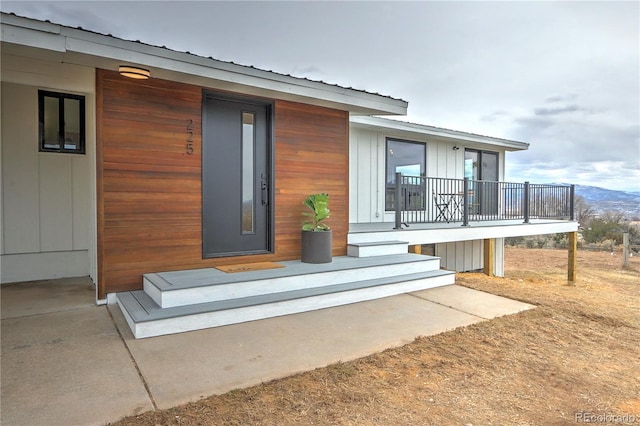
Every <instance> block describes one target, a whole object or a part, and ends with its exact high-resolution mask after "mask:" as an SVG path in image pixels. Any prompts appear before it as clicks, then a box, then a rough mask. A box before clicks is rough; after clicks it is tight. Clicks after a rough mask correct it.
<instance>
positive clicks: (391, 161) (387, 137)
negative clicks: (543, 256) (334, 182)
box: [349, 116, 577, 276]
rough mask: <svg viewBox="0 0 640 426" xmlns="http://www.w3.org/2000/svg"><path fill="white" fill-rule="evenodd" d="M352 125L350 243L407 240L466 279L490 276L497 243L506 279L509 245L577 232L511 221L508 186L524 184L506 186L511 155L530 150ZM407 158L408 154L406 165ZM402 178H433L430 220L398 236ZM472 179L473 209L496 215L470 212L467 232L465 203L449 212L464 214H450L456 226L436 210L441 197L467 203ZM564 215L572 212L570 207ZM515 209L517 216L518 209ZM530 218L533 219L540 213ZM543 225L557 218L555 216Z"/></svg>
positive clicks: (467, 137)
mask: <svg viewBox="0 0 640 426" xmlns="http://www.w3.org/2000/svg"><path fill="white" fill-rule="evenodd" d="M350 123H351V125H350V148H349V150H350V164H349V173H350V180H349V182H350V188H349V194H350V201H349V206H350V209H349V223H350V229H351V230H352V231H353V232H352V234H351V235H350V239H349V242H367V241H375V240H380V239H390V240H392V239H404V240H408V241H409V242H410V244H411V245H429V246H430V247H429V248H428V249H429V250H430V254H434V255H435V256H438V257H440V258H441V265H442V267H444V268H446V269H450V270H454V271H458V272H465V271H474V270H482V269H484V267H485V265H484V262H485V253H484V247H485V241H486V240H488V239H490V240H493V241H492V250H493V253H492V259H493V262H494V264H493V265H492V271H493V275H497V276H502V275H503V274H504V256H503V250H504V239H505V238H507V237H515V236H526V235H540V234H551V233H564V232H574V231H576V230H577V225H576V223H575V222H574V221H573V220H537V221H536V220H527V221H526V222H525V221H524V218H523V219H522V220H521V219H518V218H515V217H513V215H512V217H507V215H505V214H504V210H505V209H506V208H507V206H505V205H504V204H505V203H506V201H505V195H504V194H505V192H506V191H507V189H505V188H506V185H509V188H510V189H509V191H511V192H513V191H516V190H517V189H519V188H517V187H516V185H519V184H505V183H504V180H505V163H506V153H507V152H514V151H522V150H526V149H528V147H529V145H528V144H527V143H523V142H518V141H513V140H506V139H500V138H494V137H488V136H481V135H476V134H471V133H466V132H460V131H455V130H449V129H442V128H437V127H433V126H426V125H421V124H414V123H407V122H404V121H398V120H391V119H387V118H381V117H368V116H358V117H352V118H351V121H350ZM402 151H404V153H405V154H406V155H405V156H404V157H403V152H402ZM411 169H413V170H411ZM398 170H405V171H406V173H408V174H409V175H413V176H426V177H427V178H426V180H425V181H424V182H422V185H423V186H424V189H425V190H427V191H426V192H427V194H426V198H427V202H426V203H425V204H426V205H425V206H424V207H421V209H422V210H426V211H427V213H428V214H430V217H423V218H421V219H418V220H416V221H414V222H415V223H412V224H407V225H409V226H407V227H405V226H403V227H402V229H397V230H394V229H393V227H394V222H395V217H394V216H395V211H394V209H393V206H392V205H390V204H391V203H390V201H389V200H390V199H392V198H393V190H390V187H393V185H392V184H390V183H391V181H392V180H393V173H394V172H396V171H398ZM465 177H466V178H468V179H469V180H470V182H471V183H470V184H469V185H471V187H470V189H468V190H467V192H468V193H471V194H473V185H476V191H475V192H476V195H475V197H474V196H472V197H471V198H470V199H469V200H468V202H469V203H470V204H473V203H476V205H481V204H484V205H485V206H490V207H493V208H494V211H493V212H490V213H491V214H486V213H488V212H486V211H485V212H484V213H483V214H478V213H481V212H480V211H476V212H473V210H472V209H469V210H470V211H472V215H471V216H472V217H471V221H470V223H467V224H464V223H463V218H462V216H461V215H460V214H456V213H459V212H460V211H462V209H461V208H460V207H461V206H460V205H456V203H460V199H459V198H456V199H454V200H453V202H452V203H451V204H452V205H447V206H446V207H447V208H451V207H454V208H457V212H455V211H453V212H445V213H447V214H449V213H451V214H453V215H454V216H456V217H452V218H449V219H452V220H450V221H448V220H446V219H447V218H446V217H442V215H441V217H438V214H439V212H438V208H437V206H436V205H435V204H436V203H437V202H440V201H442V200H438V197H439V196H440V195H441V194H442V193H451V195H452V196H455V197H458V196H459V195H461V194H462V193H463V192H464V191H463V179H464V178H465ZM427 181H428V183H427ZM485 182H486V184H485V186H484V189H485V195H484V196H482V197H481V194H480V190H481V189H482V185H483V183H485ZM520 185H522V186H523V185H524V184H520ZM489 186H491V187H489ZM555 189H557V188H552V187H548V188H541V190H542V193H543V194H545V195H543V198H547V199H549V198H552V197H553V195H551V194H552V193H553V190H555ZM563 189H564V190H566V191H564V193H563V194H562V195H569V194H568V192H569V190H570V188H568V187H567V188H563ZM547 190H548V192H547ZM486 194H491V196H487V195H486ZM444 201H445V202H447V201H452V200H451V199H445V200H444ZM517 207H518V208H520V206H519V205H518V206H517ZM563 207H569V203H568V202H567V203H566V204H563ZM509 208H510V210H513V206H509ZM531 210H532V212H533V208H531ZM473 213H476V214H473ZM563 214H564V217H563V219H571V218H570V217H569V216H570V213H569V212H568V211H566V212H563ZM563 214H560V215H557V216H558V217H560V216H563ZM536 216H537V217H538V219H540V218H542V217H543V215H542V214H538V215H536ZM544 217H545V218H555V217H556V215H555V214H551V215H544ZM409 219H411V217H410V216H409ZM474 219H475V220H474ZM508 219H513V220H508ZM403 220H404V219H403ZM367 231H369V232H367ZM425 248H426V247H425Z"/></svg>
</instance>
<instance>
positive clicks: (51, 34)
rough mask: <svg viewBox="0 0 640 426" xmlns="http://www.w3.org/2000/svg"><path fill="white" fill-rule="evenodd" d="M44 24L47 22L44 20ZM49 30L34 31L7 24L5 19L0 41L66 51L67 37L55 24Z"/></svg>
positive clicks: (0, 32)
mask: <svg viewBox="0 0 640 426" xmlns="http://www.w3.org/2000/svg"><path fill="white" fill-rule="evenodd" d="M42 24H45V22H42ZM47 30H48V31H33V30H32V29H28V28H23V27H19V26H14V25H6V24H5V22H4V21H3V22H2V31H0V41H2V43H10V44H15V45H21V46H25V47H31V48H36V49H44V50H52V51H55V52H61V53H62V52H64V51H65V48H66V43H65V37H64V36H62V35H60V33H59V32H56V31H55V26H51V25H50V26H48V27H47Z"/></svg>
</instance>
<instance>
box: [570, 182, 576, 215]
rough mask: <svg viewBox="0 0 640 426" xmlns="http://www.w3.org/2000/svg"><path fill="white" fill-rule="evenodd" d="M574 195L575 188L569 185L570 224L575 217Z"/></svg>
mask: <svg viewBox="0 0 640 426" xmlns="http://www.w3.org/2000/svg"><path fill="white" fill-rule="evenodd" d="M575 195H576V186H575V185H571V189H570V190H569V197H571V198H570V199H569V215H570V216H571V222H573V221H575V220H576V215H575V198H576V197H575Z"/></svg>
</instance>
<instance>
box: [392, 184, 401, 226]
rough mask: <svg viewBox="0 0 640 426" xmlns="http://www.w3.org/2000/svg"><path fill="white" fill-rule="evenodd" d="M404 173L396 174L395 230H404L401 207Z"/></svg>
mask: <svg viewBox="0 0 640 426" xmlns="http://www.w3.org/2000/svg"><path fill="white" fill-rule="evenodd" d="M401 184H402V173H396V188H395V200H394V207H395V213H396V226H395V227H394V228H393V229H402V208H401V207H400V198H401V195H402V188H400V185H401Z"/></svg>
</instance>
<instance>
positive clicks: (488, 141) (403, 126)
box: [350, 117, 529, 151]
mask: <svg viewBox="0 0 640 426" xmlns="http://www.w3.org/2000/svg"><path fill="white" fill-rule="evenodd" d="M350 122H351V123H352V124H354V125H356V126H360V127H365V128H374V129H378V130H383V131H384V130H386V131H389V130H392V131H397V132H403V133H409V134H415V135H420V136H427V137H429V136H430V137H435V138H438V139H444V140H449V141H451V142H452V143H466V144H467V145H468V146H480V145H484V146H494V147H500V148H502V149H504V150H505V151H524V150H527V149H529V144H528V143H525V142H519V141H514V140H510V139H501V138H495V137H491V136H483V135H476V134H473V133H467V132H462V131H458V130H450V129H443V128H439V127H433V126H428V125H425V124H416V123H409V122H406V121H400V120H391V119H386V118H381V117H351V119H350Z"/></svg>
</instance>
